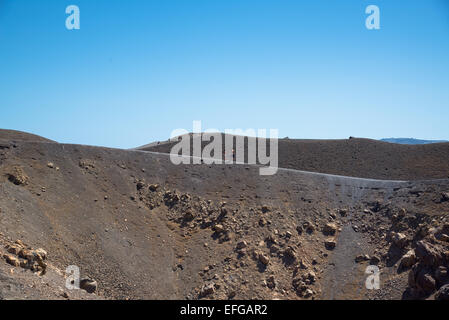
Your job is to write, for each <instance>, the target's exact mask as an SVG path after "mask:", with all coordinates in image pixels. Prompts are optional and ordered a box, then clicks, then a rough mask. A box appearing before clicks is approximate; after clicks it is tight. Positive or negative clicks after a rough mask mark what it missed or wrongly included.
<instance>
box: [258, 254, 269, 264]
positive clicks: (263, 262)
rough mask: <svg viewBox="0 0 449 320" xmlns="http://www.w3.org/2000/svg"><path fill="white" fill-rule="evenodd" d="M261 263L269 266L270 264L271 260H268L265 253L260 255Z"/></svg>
mask: <svg viewBox="0 0 449 320" xmlns="http://www.w3.org/2000/svg"><path fill="white" fill-rule="evenodd" d="M259 261H260V263H262V264H264V265H268V263H270V258H268V257H267V256H266V255H264V254H263V253H259Z"/></svg>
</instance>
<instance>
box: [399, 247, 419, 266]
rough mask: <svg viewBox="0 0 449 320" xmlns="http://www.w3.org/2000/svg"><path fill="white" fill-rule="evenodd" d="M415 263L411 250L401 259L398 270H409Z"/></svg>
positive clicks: (413, 252)
mask: <svg viewBox="0 0 449 320" xmlns="http://www.w3.org/2000/svg"><path fill="white" fill-rule="evenodd" d="M415 263H416V254H415V250H413V249H411V250H409V251H408V252H407V253H406V254H405V255H404V256H403V257H402V258H401V262H400V264H399V268H401V269H405V268H410V267H411V266H413V265H414V264H415Z"/></svg>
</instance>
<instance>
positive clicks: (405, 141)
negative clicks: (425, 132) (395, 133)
mask: <svg viewBox="0 0 449 320" xmlns="http://www.w3.org/2000/svg"><path fill="white" fill-rule="evenodd" d="M380 141H384V142H390V143H399V144H429V143H440V142H448V141H447V140H420V139H414V138H385V139H380Z"/></svg>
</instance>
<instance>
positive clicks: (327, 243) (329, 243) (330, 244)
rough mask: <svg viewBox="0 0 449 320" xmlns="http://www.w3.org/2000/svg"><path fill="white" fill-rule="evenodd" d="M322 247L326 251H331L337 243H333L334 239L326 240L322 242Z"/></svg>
mask: <svg viewBox="0 0 449 320" xmlns="http://www.w3.org/2000/svg"><path fill="white" fill-rule="evenodd" d="M324 246H325V247H326V249H327V250H333V249H335V247H336V246H337V242H336V241H335V239H327V240H326V241H324Z"/></svg>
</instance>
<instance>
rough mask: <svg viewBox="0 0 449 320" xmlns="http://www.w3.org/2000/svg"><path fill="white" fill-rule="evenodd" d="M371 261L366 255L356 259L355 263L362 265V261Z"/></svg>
mask: <svg viewBox="0 0 449 320" xmlns="http://www.w3.org/2000/svg"><path fill="white" fill-rule="evenodd" d="M368 260H369V255H367V254H365V255H358V256H357V257H355V262H357V263H360V262H362V261H368Z"/></svg>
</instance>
